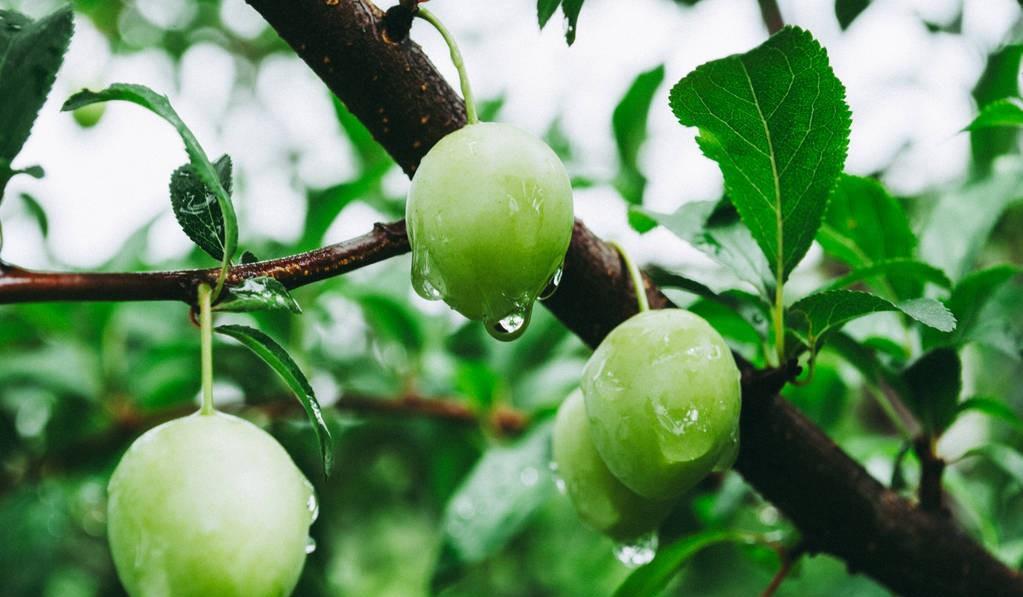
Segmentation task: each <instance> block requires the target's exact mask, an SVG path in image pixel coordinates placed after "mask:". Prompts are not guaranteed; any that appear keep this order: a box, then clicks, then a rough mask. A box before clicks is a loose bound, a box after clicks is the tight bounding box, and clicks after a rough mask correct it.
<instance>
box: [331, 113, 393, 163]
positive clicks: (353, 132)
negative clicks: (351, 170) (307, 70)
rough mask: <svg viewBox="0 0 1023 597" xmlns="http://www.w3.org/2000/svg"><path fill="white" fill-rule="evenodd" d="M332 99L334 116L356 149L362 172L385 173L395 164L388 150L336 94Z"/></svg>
mask: <svg viewBox="0 0 1023 597" xmlns="http://www.w3.org/2000/svg"><path fill="white" fill-rule="evenodd" d="M330 98H331V100H332V102H333V104H334V114H335V115H336V116H337V122H338V124H339V125H340V126H341V130H342V131H344V133H345V136H346V137H348V141H350V142H351V144H352V147H353V148H354V149H355V153H356V155H357V156H358V157H359V163H360V164H361V165H362V170H364V171H370V172H380V173H381V174H382V173H383V172H385V171H386V170H387V169H388V168H390V166H391V165H393V164H394V160H392V159H391V156H390V155H389V154H388V153H387V150H385V149H384V148H383V147H382V146H381V145H380V144H379V143H377V140H376V139H374V138H373V134H372V133H370V132H369V129H367V128H366V125H364V124H362V121H361V120H359V119H358V118H356V117H355V115H354V114H352V112H351V111H350V110H349V109H348V107H347V106H345V105H344V104H343V103H342V102H341V100H339V99H337V97H336V96H335V95H334V94H330Z"/></svg>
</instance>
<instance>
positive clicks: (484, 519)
mask: <svg viewBox="0 0 1023 597" xmlns="http://www.w3.org/2000/svg"><path fill="white" fill-rule="evenodd" d="M551 429H552V423H550V422H547V423H543V424H540V425H538V426H536V428H534V429H533V430H532V431H531V432H530V433H529V435H527V436H526V437H524V438H522V439H520V440H518V442H516V443H515V444H513V445H510V446H501V447H495V448H491V449H490V450H488V451H487V453H486V454H485V455H484V457H483V458H482V459H481V460H480V461H479V462H478V463H477V464H476V466H475V467H473V470H472V471H471V472H470V473H469V474H468V476H467V477H466V478H465V480H464V481H463V482H462V484H461V486H459V488H458V489H457V490H456V491H455V493H454V495H452V496H451V498H450V499H449V500H448V505H447V508H446V509H445V511H444V520H443V523H442V529H443V533H444V543H443V547H442V550H441V556H440V561H439V563H438V567H437V571H436V573H435V576H434V578H433V586H434V587H435V588H441V587H443V586H445V585H447V584H449V583H450V582H451V581H452V580H453V579H454V578H456V577H457V575H458V572H459V570H460V569H461V568H462V567H464V566H466V565H468V564H473V563H478V562H481V561H483V560H484V559H486V558H488V557H490V556H492V555H493V554H494V553H496V552H497V551H498V550H500V549H501V548H502V547H504V545H505V544H506V543H507V542H508V541H509V540H510V539H512V538H513V537H514V536H515V535H516V534H517V533H518V532H519V531H521V530H522V528H523V526H524V525H525V524H526V523H527V522H528V521H529V518H530V517H531V516H532V515H533V514H534V513H535V512H536V511H537V509H539V508H540V506H541V505H542V504H543V502H544V501H545V500H546V499H547V498H548V497H549V496H550V494H551V493H552V490H553V483H552V482H551V476H550V469H549V468H548V463H549V462H550V459H551V458H550V440H551Z"/></svg>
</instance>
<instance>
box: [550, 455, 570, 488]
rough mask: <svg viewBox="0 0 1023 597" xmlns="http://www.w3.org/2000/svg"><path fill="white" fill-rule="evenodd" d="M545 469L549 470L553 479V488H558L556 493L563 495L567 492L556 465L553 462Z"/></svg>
mask: <svg viewBox="0 0 1023 597" xmlns="http://www.w3.org/2000/svg"><path fill="white" fill-rule="evenodd" d="M547 468H549V469H551V477H552V478H553V479H554V486H555V487H557V488H558V492H559V493H561V494H562V495H564V493H565V492H566V491H567V490H568V488H567V487H566V486H565V480H564V479H563V478H562V477H561V472H560V471H559V470H558V463H557V462H554V461H553V460H552V461H551V462H550V463H549V464H548V465H547Z"/></svg>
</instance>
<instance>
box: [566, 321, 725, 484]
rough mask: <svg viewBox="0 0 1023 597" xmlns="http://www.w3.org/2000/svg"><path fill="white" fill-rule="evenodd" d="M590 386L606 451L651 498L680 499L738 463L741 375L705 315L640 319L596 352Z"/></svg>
mask: <svg viewBox="0 0 1023 597" xmlns="http://www.w3.org/2000/svg"><path fill="white" fill-rule="evenodd" d="M581 385H582V391H583V395H584V396H585V399H586V411H587V414H588V415H589V420H590V430H591V432H592V434H593V443H594V445H595V446H596V448H597V452H599V453H600V455H601V457H602V458H603V459H604V462H606V463H607V466H608V468H609V469H610V470H611V472H612V473H614V475H615V476H616V477H618V478H619V479H620V480H621V481H622V483H624V484H625V485H626V486H627V487H628V488H629V489H632V490H633V491H635V492H636V493H638V494H640V495H642V496H644V497H648V498H651V499H666V498H671V497H674V496H677V495H679V494H680V493H682V492H683V491H685V490H687V489H689V488H690V487H692V486H693V485H695V484H696V483H698V482H699V481H700V480H701V479H703V478H704V477H705V476H706V475H707V473H709V472H710V471H711V470H713V469H714V467H715V466H717V465H718V464H719V463H720V464H721V465H730V464H731V462H729V461H728V460H729V458H731V459H734V453H735V452H736V450H737V447H738V429H739V427H738V424H739V408H740V404H741V396H740V394H741V386H740V383H739V369H738V367H736V365H735V360H734V359H733V358H732V353H731V352H730V351H729V349H728V346H727V345H726V344H725V341H724V340H723V339H722V338H721V336H720V334H718V333H717V332H716V331H715V330H714V328H712V327H711V326H710V324H708V323H707V322H706V321H705V320H704V319H702V318H701V317H699V316H698V315H694V314H693V313H690V312H688V311H683V310H680V309H664V310H656V311H647V312H644V313H640V314H638V315H635V316H633V317H632V318H630V319H628V320H627V321H625V322H624V323H622V324H621V325H619V326H618V327H617V328H615V329H614V330H613V331H612V332H611V333H610V334H608V336H607V337H606V338H604V341H603V342H601V344H600V346H599V347H597V350H596V351H594V353H593V356H591V357H590V360H589V361H588V362H587V363H586V368H585V369H584V371H583V379H582V384H581Z"/></svg>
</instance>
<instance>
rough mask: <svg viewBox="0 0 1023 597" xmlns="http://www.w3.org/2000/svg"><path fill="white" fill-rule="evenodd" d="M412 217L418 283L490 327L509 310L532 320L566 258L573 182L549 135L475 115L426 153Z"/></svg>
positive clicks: (415, 181) (428, 294)
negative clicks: (534, 309) (544, 136)
mask: <svg viewBox="0 0 1023 597" xmlns="http://www.w3.org/2000/svg"><path fill="white" fill-rule="evenodd" d="M406 220H407V222H408V234H409V241H410V243H411V245H412V254H413V265H412V269H413V271H412V280H413V286H414V287H415V288H416V291H417V292H418V293H419V294H420V295H422V296H423V297H424V298H428V299H438V298H442V299H443V300H444V301H445V302H447V303H448V305H450V306H451V307H452V308H453V309H455V310H456V311H458V312H459V313H461V314H462V315H465V316H466V317H468V318H469V319H474V320H482V321H484V323H486V324H487V325H488V329H490V328H492V327H494V326H496V325H497V322H498V321H499V320H501V319H502V318H505V317H507V316H509V315H513V314H519V315H521V316H522V317H523V318H524V319H525V320H527V321H528V310H529V308H531V306H532V304H533V302H534V301H535V300H536V298H537V296H538V295H539V294H540V293H541V291H543V289H544V288H545V287H546V285H547V283H548V281H549V280H550V279H551V277H552V276H554V274H555V273H556V272H557V271H558V269H559V267H560V266H561V263H562V261H563V259H564V257H565V252H566V251H567V249H568V243H569V241H570V240H571V238H572V226H573V222H574V218H573V213H572V186H571V183H570V181H569V178H568V174H567V172H566V171H565V167H564V165H562V163H561V160H559V159H558V157H557V155H555V153H554V152H553V151H552V150H551V149H550V148H549V147H548V146H547V145H546V144H545V143H543V141H541V140H539V139H537V138H536V137H534V136H532V135H530V134H529V133H526V132H524V131H522V130H519V129H518V128H515V127H513V126H510V125H507V124H500V123H492V122H484V123H478V124H471V125H467V126H465V127H463V128H461V129H459V130H457V131H455V132H453V133H451V134H449V135H448V136H446V137H444V138H443V139H441V140H440V141H439V142H438V143H437V144H436V145H435V146H434V147H433V148H432V149H431V150H430V152H429V153H427V154H426V157H424V158H423V160H422V162H421V163H420V165H419V169H418V170H416V173H415V175H414V176H413V178H412V185H411V187H410V189H409V193H408V202H407V204H406ZM523 327H524V326H523ZM496 335H497V336H499V337H500V336H501V334H496ZM513 335H515V334H510V336H513ZM502 339H510V338H502Z"/></svg>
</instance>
